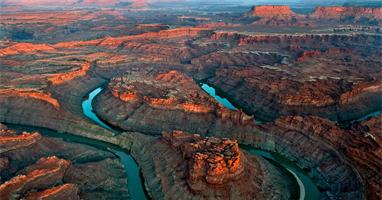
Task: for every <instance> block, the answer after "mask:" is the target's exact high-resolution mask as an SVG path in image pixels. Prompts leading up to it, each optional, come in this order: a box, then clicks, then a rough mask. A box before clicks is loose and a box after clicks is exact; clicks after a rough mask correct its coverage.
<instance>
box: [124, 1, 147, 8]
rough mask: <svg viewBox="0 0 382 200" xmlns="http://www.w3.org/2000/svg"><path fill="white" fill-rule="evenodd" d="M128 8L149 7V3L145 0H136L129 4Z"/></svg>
mask: <svg viewBox="0 0 382 200" xmlns="http://www.w3.org/2000/svg"><path fill="white" fill-rule="evenodd" d="M127 7H128V8H146V7H148V5H147V3H145V2H144V1H143V0H136V1H135V2H134V3H132V4H130V5H128V6H127Z"/></svg>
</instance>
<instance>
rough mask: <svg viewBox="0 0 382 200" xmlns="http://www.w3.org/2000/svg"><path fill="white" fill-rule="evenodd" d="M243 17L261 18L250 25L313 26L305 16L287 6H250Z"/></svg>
mask: <svg viewBox="0 0 382 200" xmlns="http://www.w3.org/2000/svg"><path fill="white" fill-rule="evenodd" d="M245 16H256V17H261V19H260V20H257V21H254V22H253V23H252V24H269V25H278V26H283V25H289V26H315V25H314V24H311V23H310V22H308V21H307V19H306V16H305V15H300V14H297V13H294V12H292V11H291V10H290V8H289V6H252V9H251V10H250V11H249V12H248V13H246V14H245Z"/></svg>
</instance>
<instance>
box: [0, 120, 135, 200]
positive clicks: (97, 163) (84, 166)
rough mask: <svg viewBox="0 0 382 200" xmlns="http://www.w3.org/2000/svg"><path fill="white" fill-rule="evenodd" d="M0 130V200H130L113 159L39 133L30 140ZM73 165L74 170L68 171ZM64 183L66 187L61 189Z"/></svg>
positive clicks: (122, 172)
mask: <svg viewBox="0 0 382 200" xmlns="http://www.w3.org/2000/svg"><path fill="white" fill-rule="evenodd" d="M1 127H2V130H0V140H1V143H0V145H1V146H2V147H4V150H3V149H2V151H1V152H0V154H1V159H0V173H1V183H2V185H1V186H0V192H1V195H2V198H3V197H4V198H6V197H9V199H15V198H16V199H18V198H20V197H23V196H24V197H23V198H27V199H35V198H37V197H39V198H42V199H52V198H53V199H54V198H62V199H70V198H73V199H79V196H78V195H81V198H84V197H85V198H90V199H95V198H97V197H99V196H100V195H101V196H103V197H104V198H107V199H114V198H124V199H126V198H128V191H127V188H126V184H127V179H126V174H125V169H124V168H123V165H122V164H121V163H119V161H118V160H117V159H116V156H114V155H113V154H112V153H110V152H104V151H100V150H97V149H95V148H93V147H89V146H85V145H81V144H76V143H68V142H64V141H63V140H62V139H58V138H47V137H42V136H41V135H40V134H39V133H38V132H33V133H31V134H29V133H27V132H21V131H14V130H10V129H7V127H6V126H4V125H2V126H1ZM48 156H51V157H48ZM55 156H57V157H60V158H62V159H58V158H57V157H55ZM42 157H43V158H42ZM44 157H48V158H44ZM112 159H113V160H112ZM36 161H37V162H36ZM71 161H72V162H73V163H75V164H74V165H71V163H72V162H71ZM76 163H81V164H76ZM73 173H74V174H77V173H78V174H80V175H78V177H79V178H78V179H74V180H72V176H71V175H72V174H73ZM114 174H118V176H115V175H114ZM63 182H64V183H69V184H63V185H60V184H62V183H63ZM94 185H97V187H94ZM52 186H57V187H53V188H52ZM79 188H80V189H81V191H82V192H81V194H79V191H80V190H79ZM111 188H118V189H111ZM110 191H112V192H110ZM25 195H26V196H25ZM7 199H8V198H7Z"/></svg>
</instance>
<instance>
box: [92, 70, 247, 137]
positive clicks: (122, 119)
mask: <svg viewBox="0 0 382 200" xmlns="http://www.w3.org/2000/svg"><path fill="white" fill-rule="evenodd" d="M93 108H94V110H95V112H96V114H97V115H98V116H99V117H101V118H102V119H103V120H105V121H107V122H109V123H110V124H112V125H114V126H117V127H120V128H122V129H124V130H136V131H141V132H146V133H154V134H161V132H162V131H167V130H171V129H178V130H184V131H188V132H191V133H197V132H203V133H206V132H210V131H213V130H219V129H220V128H221V127H218V126H217V125H214V123H213V121H214V120H216V119H219V120H222V121H227V122H226V124H225V125H220V126H227V127H228V126H229V124H230V123H239V124H246V123H248V121H251V120H253V118H252V117H250V116H247V115H245V114H244V113H243V112H242V111H233V110H229V109H227V108H225V107H223V106H222V105H221V104H219V103H218V102H217V101H216V100H215V99H214V98H213V97H211V96H209V95H208V94H207V93H206V92H204V91H203V90H202V89H201V88H200V87H199V86H198V85H197V84H196V83H195V82H194V80H193V79H192V78H191V77H188V76H186V75H185V74H182V73H180V72H177V71H167V70H164V71H157V70H152V69H150V68H147V69H145V70H142V71H133V72H128V73H127V74H125V75H123V76H118V77H116V78H112V79H111V81H110V83H109V86H108V89H107V90H105V91H103V92H101V93H100V95H99V96H98V97H96V101H93ZM121 108H123V109H121ZM143 116H145V117H143ZM179 116H182V117H179ZM196 126H197V127H198V128H195V127H196Z"/></svg>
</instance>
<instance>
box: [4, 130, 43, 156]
mask: <svg viewBox="0 0 382 200" xmlns="http://www.w3.org/2000/svg"><path fill="white" fill-rule="evenodd" d="M3 128H4V127H3ZM0 135H1V138H0V145H1V149H0V153H4V152H7V151H10V150H14V149H19V148H21V147H24V146H28V145H31V144H33V143H35V142H36V141H37V140H40V139H41V135H40V134H39V133H37V132H36V133H32V134H30V133H26V132H25V133H23V134H22V135H14V134H13V132H12V131H4V130H0Z"/></svg>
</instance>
